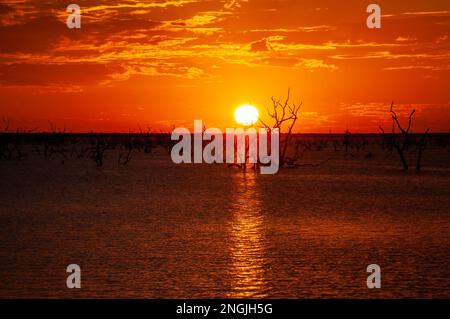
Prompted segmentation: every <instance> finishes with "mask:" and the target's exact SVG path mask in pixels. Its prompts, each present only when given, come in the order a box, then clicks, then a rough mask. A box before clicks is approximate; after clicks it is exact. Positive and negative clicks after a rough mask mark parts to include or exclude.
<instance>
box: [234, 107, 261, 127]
mask: <svg viewBox="0 0 450 319" xmlns="http://www.w3.org/2000/svg"><path fill="white" fill-rule="evenodd" d="M258 117H259V112H258V110H257V109H256V107H254V106H253V105H249V104H245V105H241V106H239V107H238V108H237V110H236V111H235V112H234V119H235V120H236V122H237V123H239V124H241V125H244V126H250V125H253V124H255V123H256V122H257V121H258Z"/></svg>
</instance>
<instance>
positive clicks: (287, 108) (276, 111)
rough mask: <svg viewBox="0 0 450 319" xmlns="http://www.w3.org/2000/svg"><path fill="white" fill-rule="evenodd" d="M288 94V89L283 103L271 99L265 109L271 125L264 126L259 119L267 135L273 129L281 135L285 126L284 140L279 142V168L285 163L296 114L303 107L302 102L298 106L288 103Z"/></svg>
mask: <svg viewBox="0 0 450 319" xmlns="http://www.w3.org/2000/svg"><path fill="white" fill-rule="evenodd" d="M290 93H291V90H290V89H289V90H288V93H287V97H286V100H285V101H284V102H281V100H279V99H275V98H274V97H272V107H271V108H269V107H268V108H267V113H268V115H269V117H270V118H271V119H272V120H273V122H274V123H273V124H272V125H269V124H266V123H265V122H264V121H263V120H261V119H260V122H261V124H262V125H263V127H265V128H266V129H267V130H268V131H269V133H270V132H271V131H272V130H273V129H279V130H280V134H281V129H282V127H283V125H286V126H287V132H286V134H285V137H284V140H283V141H280V166H281V167H283V166H284V165H285V164H286V163H287V162H286V159H287V157H286V153H287V149H288V147H289V143H290V140H291V137H292V130H293V128H294V126H295V123H296V122H297V120H298V113H299V111H300V108H301V106H302V105H303V102H301V103H300V104H298V105H296V104H292V103H290V101H289V100H290Z"/></svg>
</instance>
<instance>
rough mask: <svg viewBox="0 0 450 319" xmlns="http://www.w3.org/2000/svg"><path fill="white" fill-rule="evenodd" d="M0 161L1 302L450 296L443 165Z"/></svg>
mask: <svg viewBox="0 0 450 319" xmlns="http://www.w3.org/2000/svg"><path fill="white" fill-rule="evenodd" d="M113 164H114V163H113ZM0 165H1V166H0V172H1V176H2V178H1V179H0V189H1V192H0V203H1V204H0V260H1V264H0V282H1V284H0V285H1V286H0V296H1V297H143V298H160V297H175V298H201V297H230V298H233V297H238V298H239V297H270V298H312V297H342V298H345V297H374V298H378V297H394V298H397V297H398V298H399V297H447V298H448V297H450V281H449V275H450V271H449V264H450V257H449V248H450V247H449V243H450V241H449V233H450V232H449V230H450V229H449V228H450V215H449V210H450V209H449V207H450V192H449V189H450V172H449V171H448V170H445V169H442V170H435V171H433V170H430V171H429V172H424V173H422V174H421V175H420V176H419V175H415V174H413V173H411V174H410V175H408V176H404V174H403V173H401V172H398V171H397V170H396V169H394V168H392V167H389V166H386V165H385V164H384V163H378V164H371V165H372V166H371V167H369V168H368V167H366V164H365V163H364V162H363V161H360V162H358V161H352V162H348V161H335V162H331V163H329V164H327V165H326V166H324V167H319V168H301V169H296V170H289V169H287V170H284V171H282V172H281V173H280V174H278V175H276V176H261V175H254V174H245V175H244V174H242V173H241V172H239V171H237V170H234V169H231V168H225V167H219V166H193V165H188V166H176V165H173V164H171V163H170V162H169V161H168V160H167V156H163V155H160V156H156V155H155V156H152V157H151V159H144V158H137V159H133V161H132V162H131V163H130V165H129V166H128V167H121V168H118V167H113V166H114V165H111V167H105V168H104V169H103V170H98V169H96V168H94V167H92V163H89V162H85V161H82V160H79V161H77V160H73V161H69V162H67V163H66V164H65V165H60V164H59V163H58V162H57V161H54V162H52V161H50V162H49V161H45V160H27V161H22V162H8V163H6V162H2V163H0ZM71 263H76V264H79V265H80V266H81V268H82V289H81V290H77V291H73V290H69V289H67V288H66V286H65V281H66V275H67V274H66V272H65V268H66V266H67V265H68V264H71ZM372 263H376V264H379V265H380V266H381V268H382V289H381V290H377V291H369V290H368V289H367V288H366V277H367V273H366V272H365V269H366V267H367V265H369V264H372Z"/></svg>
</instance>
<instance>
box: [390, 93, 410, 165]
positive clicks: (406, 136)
mask: <svg viewBox="0 0 450 319" xmlns="http://www.w3.org/2000/svg"><path fill="white" fill-rule="evenodd" d="M390 112H391V117H392V121H393V123H395V124H396V125H397V127H398V129H399V130H400V132H401V137H402V139H399V138H398V136H397V135H396V133H395V125H393V126H392V137H393V140H392V143H393V144H392V145H393V146H394V148H395V150H396V151H397V153H398V155H399V156H400V160H401V162H402V165H403V168H404V169H405V171H406V170H408V168H409V166H408V163H407V161H406V158H405V150H406V149H407V148H408V146H409V143H410V140H411V136H410V133H409V131H410V129H411V124H412V118H413V116H414V113H416V110H412V112H411V113H410V114H409V119H408V126H407V127H406V129H404V128H403V127H402V125H401V124H400V122H399V120H398V116H397V113H396V112H395V111H394V102H392V103H391V110H390Z"/></svg>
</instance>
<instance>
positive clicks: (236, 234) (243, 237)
mask: <svg viewBox="0 0 450 319" xmlns="http://www.w3.org/2000/svg"><path fill="white" fill-rule="evenodd" d="M234 178H235V184H236V191H235V193H234V198H233V202H232V205H231V207H232V210H233V215H232V218H231V220H230V222H229V225H228V229H229V232H230V239H231V242H230V245H229V247H230V254H231V260H232V263H231V265H230V274H231V290H230V293H229V294H228V297H229V298H251V297H258V298H263V297H265V296H267V294H266V293H265V291H266V281H265V276H264V263H265V257H264V234H263V226H264V217H263V214H262V212H261V198H260V193H259V191H258V189H257V180H256V179H257V176H256V175H255V174H251V173H248V174H236V175H235V176H234Z"/></svg>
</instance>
